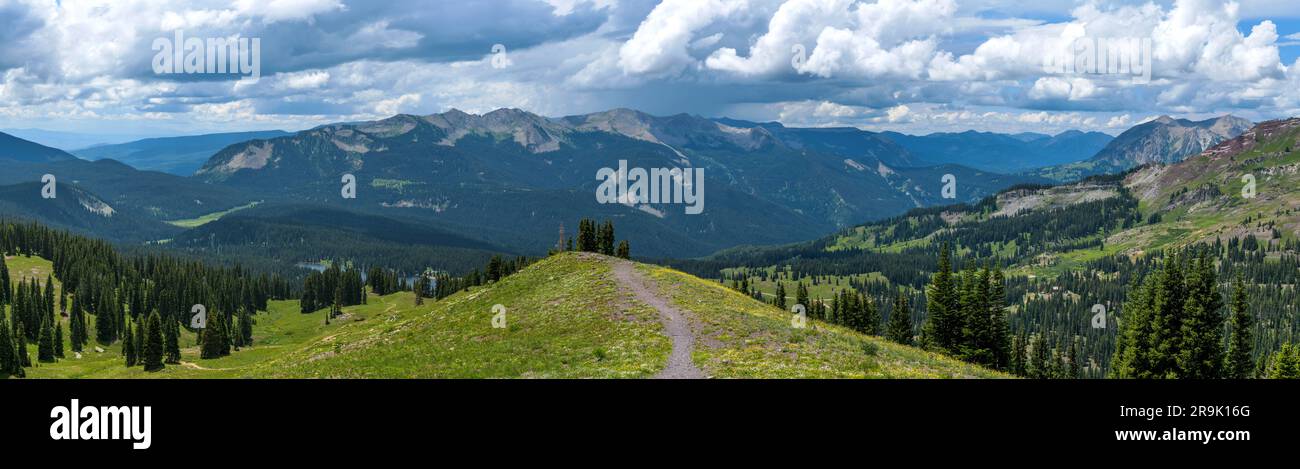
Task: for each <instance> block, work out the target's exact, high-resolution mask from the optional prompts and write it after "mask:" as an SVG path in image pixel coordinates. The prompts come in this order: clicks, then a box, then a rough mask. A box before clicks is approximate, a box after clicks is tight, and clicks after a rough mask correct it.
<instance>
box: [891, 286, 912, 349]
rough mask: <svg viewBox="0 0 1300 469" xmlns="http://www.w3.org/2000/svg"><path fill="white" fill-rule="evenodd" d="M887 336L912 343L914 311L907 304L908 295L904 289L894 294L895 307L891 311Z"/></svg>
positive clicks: (905, 342)
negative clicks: (904, 292)
mask: <svg viewBox="0 0 1300 469" xmlns="http://www.w3.org/2000/svg"><path fill="white" fill-rule="evenodd" d="M885 337H886V338H888V339H889V340H892V341H894V342H897V343H900V344H903V345H912V311H911V309H910V308H908V306H907V295H905V294H903V291H902V290H899V292H898V295H896V296H894V309H893V310H892V311H890V312H889V324H888V325H887V326H885Z"/></svg>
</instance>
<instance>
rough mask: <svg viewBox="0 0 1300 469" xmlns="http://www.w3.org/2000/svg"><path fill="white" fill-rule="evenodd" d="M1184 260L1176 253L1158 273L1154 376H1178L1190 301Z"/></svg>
mask: <svg viewBox="0 0 1300 469" xmlns="http://www.w3.org/2000/svg"><path fill="white" fill-rule="evenodd" d="M1183 263H1184V262H1183V259H1182V257H1181V256H1180V255H1179V254H1178V253H1173V254H1171V255H1170V256H1169V258H1167V259H1166V260H1165V264H1164V268H1163V269H1162V270H1161V271H1160V273H1159V274H1158V275H1157V276H1156V282H1157V288H1156V290H1155V295H1154V298H1153V299H1152V315H1151V348H1150V358H1149V360H1150V362H1151V373H1152V376H1151V377H1153V378H1177V377H1178V358H1179V357H1178V355H1179V353H1178V352H1179V349H1180V348H1181V346H1182V341H1183V316H1184V315H1183V308H1184V307H1185V306H1186V304H1187V292H1186V284H1185V283H1184V280H1183V270H1182V267H1183Z"/></svg>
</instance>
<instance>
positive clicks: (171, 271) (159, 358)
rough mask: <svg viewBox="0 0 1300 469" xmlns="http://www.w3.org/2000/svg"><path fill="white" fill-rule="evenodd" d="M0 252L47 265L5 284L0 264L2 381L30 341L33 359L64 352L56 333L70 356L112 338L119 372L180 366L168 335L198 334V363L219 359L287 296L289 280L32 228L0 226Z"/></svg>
mask: <svg viewBox="0 0 1300 469" xmlns="http://www.w3.org/2000/svg"><path fill="white" fill-rule="evenodd" d="M0 254H3V256H39V257H41V258H44V259H48V260H50V261H51V262H52V263H53V274H52V275H50V276H46V278H43V279H37V278H20V279H19V280H18V281H17V282H11V281H10V279H9V277H10V275H9V274H10V272H9V269H8V266H7V264H6V263H5V262H3V261H2V260H0V313H3V311H4V310H6V309H8V310H9V312H8V313H7V318H0V319H4V320H3V321H0V323H2V325H0V373H2V374H3V375H4V376H24V375H25V372H24V370H23V368H24V367H27V366H31V362H32V359H31V358H30V357H28V354H27V353H26V350H27V348H26V347H27V344H29V343H37V344H38V349H39V353H38V356H37V358H36V360H37V361H43V362H49V361H54V360H58V359H60V358H62V357H64V356H66V354H67V353H69V351H65V350H62V348H63V344H64V342H65V341H64V340H63V337H64V335H65V334H67V337H68V338H69V339H70V340H69V342H70V343H71V348H72V350H71V351H70V352H71V353H79V352H82V351H83V349H84V348H86V347H91V346H92V345H91V341H94V342H95V343H97V344H99V345H109V344H113V343H116V342H119V341H120V342H121V343H122V346H123V347H122V348H123V354H124V358H125V364H126V366H144V367H145V368H146V369H147V370H157V369H161V368H162V367H163V366H164V362H165V363H172V364H175V363H179V360H180V351H179V349H178V345H177V336H178V335H179V334H181V333H183V331H189V332H191V333H196V334H199V335H200V336H201V339H200V340H201V342H203V343H204V344H205V347H204V356H205V357H209V356H220V355H226V354H229V353H230V351H231V347H235V348H238V347H240V346H245V345H248V344H249V341H250V340H251V337H252V327H253V325H254V324H255V322H256V320H255V319H254V318H255V316H256V314H257V312H258V311H265V310H266V308H267V302H268V301H269V300H272V299H285V298H289V297H290V296H291V295H292V290H291V288H290V286H289V283H288V282H286V281H284V280H282V279H281V278H279V277H276V276H271V275H265V274H262V275H255V274H253V273H251V272H249V271H246V270H244V269H241V268H239V267H212V266H209V265H206V264H203V263H199V262H190V261H182V260H178V259H176V258H173V257H169V256H164V255H157V254H154V255H143V256H129V257H128V256H123V255H121V254H119V253H118V252H117V251H116V250H115V249H114V248H113V246H112V245H110V244H108V243H107V242H104V241H99V240H93V239H89V238H84V237H81V236H77V235H74V234H71V233H68V232H64V231H58V230H54V229H50V228H47V227H44V226H41V225H37V224H33V223H22V222H15V221H7V220H0ZM56 282H57V283H58V285H59V286H60V288H58V289H56V288H55V286H56ZM195 305H202V309H203V310H204V311H205V314H204V316H203V318H201V321H202V324H203V325H204V326H205V327H203V328H201V329H196V328H193V327H192V326H193V325H195V324H196V323H195V321H196V319H195V314H196V309H197V308H196V307H195ZM4 306H7V307H8V308H4ZM65 325H66V326H65ZM209 343H210V344H212V346H213V349H212V350H213V351H212V353H213V354H214V355H210V354H209V353H208V348H207V344H209Z"/></svg>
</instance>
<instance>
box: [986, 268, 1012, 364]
mask: <svg viewBox="0 0 1300 469" xmlns="http://www.w3.org/2000/svg"><path fill="white" fill-rule="evenodd" d="M987 304H988V308H989V326H990V327H989V329H988V331H987V333H988V335H987V336H986V337H985V340H986V346H987V347H988V348H989V349H990V350H992V352H993V366H994V367H996V368H997V369H1000V370H1001V369H1006V368H1007V367H1008V365H1010V362H1011V329H1010V327H1009V326H1008V325H1007V285H1006V276H1005V275H1003V274H1002V268H1001V267H997V266H995V267H994V269H993V272H992V273H991V274H990V276H989V292H988V299H987Z"/></svg>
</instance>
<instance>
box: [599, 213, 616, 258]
mask: <svg viewBox="0 0 1300 469" xmlns="http://www.w3.org/2000/svg"><path fill="white" fill-rule="evenodd" d="M596 251H597V252H599V253H601V254H604V255H606V256H612V255H614V222H612V221H609V220H605V223H604V224H602V225H601V226H600V229H599V230H598V231H597V233H596Z"/></svg>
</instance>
